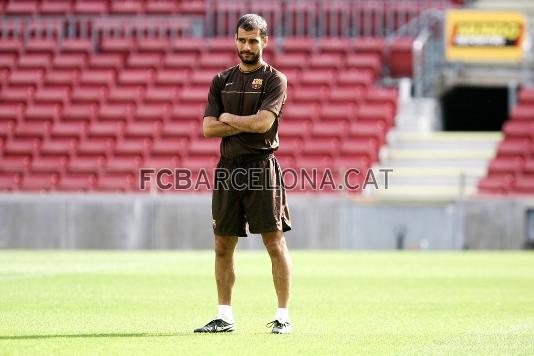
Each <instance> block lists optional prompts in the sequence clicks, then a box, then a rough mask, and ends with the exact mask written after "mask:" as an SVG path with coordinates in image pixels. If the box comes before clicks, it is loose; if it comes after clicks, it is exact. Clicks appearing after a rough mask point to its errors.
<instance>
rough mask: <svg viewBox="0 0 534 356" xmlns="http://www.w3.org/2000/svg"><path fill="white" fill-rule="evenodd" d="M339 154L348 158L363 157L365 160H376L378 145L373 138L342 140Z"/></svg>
mask: <svg viewBox="0 0 534 356" xmlns="http://www.w3.org/2000/svg"><path fill="white" fill-rule="evenodd" d="M340 156H341V157H344V158H346V159H348V158H359V159H361V158H363V159H366V160H367V162H376V161H377V159H378V145H377V143H376V142H375V141H373V140H368V141H351V140H344V141H343V142H342V143H341V149H340Z"/></svg>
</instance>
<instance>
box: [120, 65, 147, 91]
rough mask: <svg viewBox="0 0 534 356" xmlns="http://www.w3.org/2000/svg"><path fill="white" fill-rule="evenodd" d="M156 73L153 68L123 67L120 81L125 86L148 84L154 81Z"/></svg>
mask: <svg viewBox="0 0 534 356" xmlns="http://www.w3.org/2000/svg"><path fill="white" fill-rule="evenodd" d="M153 77H154V73H153V70H152V69H149V70H140V69H123V70H122V71H121V72H120V73H119V78H118V83H119V85H124V86H126V85H127V86H143V87H145V86H147V85H150V84H151V83H152V80H153Z"/></svg>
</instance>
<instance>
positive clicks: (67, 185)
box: [57, 174, 95, 192]
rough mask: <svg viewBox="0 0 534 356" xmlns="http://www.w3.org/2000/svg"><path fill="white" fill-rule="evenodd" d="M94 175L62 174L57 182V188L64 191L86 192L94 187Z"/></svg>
mask: <svg viewBox="0 0 534 356" xmlns="http://www.w3.org/2000/svg"><path fill="white" fill-rule="evenodd" d="M94 184H95V176H94V175H92V174H77V175H68V176H63V177H61V178H60V179H59V182H58V183H57V189H58V190H60V191H65V192H87V191H90V190H92V189H93V188H94Z"/></svg>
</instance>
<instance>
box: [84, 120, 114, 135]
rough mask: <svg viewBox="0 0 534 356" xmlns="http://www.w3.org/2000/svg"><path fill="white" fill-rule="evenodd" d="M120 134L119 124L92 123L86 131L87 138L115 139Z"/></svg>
mask: <svg viewBox="0 0 534 356" xmlns="http://www.w3.org/2000/svg"><path fill="white" fill-rule="evenodd" d="M121 134H122V125H121V124H120V123H119V122H93V123H92V124H91V126H90V127H89V130H88V131H87V137H90V138H91V137H92V138H108V139H116V138H117V137H118V136H119V135H121Z"/></svg>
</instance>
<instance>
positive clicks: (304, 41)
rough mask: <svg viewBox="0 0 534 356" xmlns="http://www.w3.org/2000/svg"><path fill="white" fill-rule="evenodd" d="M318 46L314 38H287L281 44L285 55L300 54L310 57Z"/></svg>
mask: <svg viewBox="0 0 534 356" xmlns="http://www.w3.org/2000/svg"><path fill="white" fill-rule="evenodd" d="M315 45H316V40H315V38H312V37H286V38H284V40H283V41H282V43H281V47H282V51H283V52H284V53H288V54H289V53H291V54H293V53H300V54H304V55H306V56H309V55H310V54H311V53H312V51H313V50H314V48H315Z"/></svg>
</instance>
